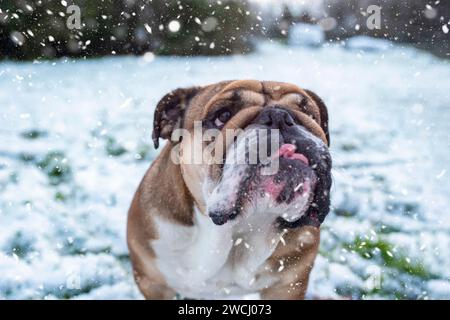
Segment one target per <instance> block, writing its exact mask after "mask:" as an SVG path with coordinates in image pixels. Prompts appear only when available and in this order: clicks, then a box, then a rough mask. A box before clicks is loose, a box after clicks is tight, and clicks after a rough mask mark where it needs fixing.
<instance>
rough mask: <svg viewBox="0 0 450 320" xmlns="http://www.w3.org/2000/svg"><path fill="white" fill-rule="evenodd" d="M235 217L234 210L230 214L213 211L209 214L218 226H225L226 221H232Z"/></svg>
mask: <svg viewBox="0 0 450 320" xmlns="http://www.w3.org/2000/svg"><path fill="white" fill-rule="evenodd" d="M236 216H237V212H236V210H232V211H231V212H222V211H214V212H210V213H209V217H210V218H211V220H212V221H213V222H214V224H217V225H218V226H220V225H222V224H225V223H226V222H227V221H228V220H233V219H234V218H236Z"/></svg>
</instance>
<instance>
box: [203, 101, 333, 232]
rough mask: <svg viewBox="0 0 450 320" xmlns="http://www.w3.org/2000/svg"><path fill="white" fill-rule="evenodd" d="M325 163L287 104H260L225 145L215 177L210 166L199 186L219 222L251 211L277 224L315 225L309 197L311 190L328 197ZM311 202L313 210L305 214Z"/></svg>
mask: <svg viewBox="0 0 450 320" xmlns="http://www.w3.org/2000/svg"><path fill="white" fill-rule="evenodd" d="M211 168H213V167H211ZM330 169H331V160H330V155H329V152H328V148H327V147H326V145H325V144H324V142H323V141H322V140H320V139H319V138H317V137H315V136H314V135H312V134H311V133H310V132H308V131H307V130H306V129H305V128H304V127H302V126H301V125H298V124H296V123H295V122H294V120H293V118H292V117H291V116H290V114H289V112H288V111H287V110H285V109H283V108H279V107H270V108H267V109H264V110H263V111H261V113H260V114H259V116H258V117H257V118H256V120H255V121H254V122H252V123H251V124H249V125H248V126H247V127H246V128H245V129H244V130H243V132H242V133H241V134H239V135H238V136H237V139H236V140H235V141H233V143H231V144H230V145H229V146H228V148H227V150H226V153H225V161H224V165H223V167H222V169H221V173H220V178H219V179H214V178H212V177H213V176H214V174H213V173H212V171H213V170H211V173H212V174H211V175H209V176H208V178H207V181H206V183H205V190H204V191H205V193H207V196H206V198H207V199H208V200H207V212H208V214H209V216H210V217H211V219H212V221H213V222H214V223H215V224H218V225H222V224H225V223H228V222H229V221H231V220H235V221H239V220H240V219H246V218H247V217H249V216H251V215H255V214H256V215H260V217H258V218H261V219H264V220H269V221H274V222H275V221H276V222H277V223H278V224H279V225H281V226H282V227H295V226H298V225H302V224H310V225H311V224H312V225H315V226H318V225H319V224H320V222H321V221H319V208H318V204H317V203H314V199H315V195H316V193H317V197H316V199H319V198H320V197H322V198H323V196H325V197H326V198H328V197H329V186H330V184H331V177H330ZM319 193H321V194H319ZM314 206H315V208H314V209H313V211H314V210H315V213H314V212H312V211H311V210H310V212H309V214H308V215H309V216H306V215H307V212H308V209H309V208H310V207H314ZM325 206H327V204H325ZM323 210H325V211H326V212H328V208H322V211H323ZM314 215H315V216H314Z"/></svg>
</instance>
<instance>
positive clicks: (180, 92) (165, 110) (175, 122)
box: [152, 87, 200, 149]
mask: <svg viewBox="0 0 450 320" xmlns="http://www.w3.org/2000/svg"><path fill="white" fill-rule="evenodd" d="M199 90H200V87H192V88H180V89H176V90H173V91H172V92H170V93H168V94H166V95H165V96H164V97H163V98H162V99H161V100H160V101H159V102H158V105H157V106H156V109H155V114H154V116H153V133H152V139H153V144H154V146H155V148H156V149H158V147H159V140H158V139H159V138H163V139H169V138H170V136H171V135H172V132H173V130H175V129H177V128H180V127H181V126H182V125H183V123H182V122H183V118H184V112H185V110H186V108H187V107H188V106H189V102H190V101H191V99H192V98H193V97H194V96H195V95H196V94H197V92H198V91H199Z"/></svg>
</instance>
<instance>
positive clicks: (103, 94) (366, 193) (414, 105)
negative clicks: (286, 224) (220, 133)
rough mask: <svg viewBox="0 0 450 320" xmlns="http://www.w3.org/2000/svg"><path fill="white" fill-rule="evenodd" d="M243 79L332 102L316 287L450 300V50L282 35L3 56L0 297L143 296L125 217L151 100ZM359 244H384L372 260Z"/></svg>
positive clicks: (315, 291) (147, 149)
mask: <svg viewBox="0 0 450 320" xmlns="http://www.w3.org/2000/svg"><path fill="white" fill-rule="evenodd" d="M237 78H239V79H241V78H255V79H267V80H280V81H286V82H293V83H296V84H298V85H300V86H302V87H305V88H309V89H312V90H314V91H316V92H317V93H318V94H319V95H320V96H322V97H323V99H324V100H325V101H326V103H327V105H328V108H329V112H330V119H331V120H330V128H331V151H332V155H333V159H334V172H333V177H334V185H333V190H332V199H333V200H332V205H333V212H332V213H330V215H329V216H328V218H327V219H326V220H325V223H324V224H323V228H322V230H323V231H322V236H321V246H320V254H319V256H318V258H317V261H316V264H315V267H314V269H313V272H312V276H311V281H310V285H309V291H308V297H351V298H364V299H379V298H423V299H425V298H450V293H449V285H448V283H449V279H450V270H449V268H448V266H449V265H450V253H449V251H448V248H449V247H450V210H449V205H450V202H449V199H448V194H449V192H450V175H449V174H448V173H447V174H446V172H447V171H448V170H449V163H450V152H449V145H450V139H449V132H450V109H449V105H450V96H449V95H450V92H449V91H448V88H449V86H450V65H449V62H447V61H443V60H439V59H437V58H435V57H433V56H431V55H429V54H427V53H423V52H420V51H417V50H415V49H411V48H402V47H400V46H397V45H395V46H392V48H391V49H390V50H384V51H372V52H365V51H360V50H356V51H352V50H346V49H345V48H343V47H340V46H337V45H336V46H325V47H321V48H307V47H289V46H282V45H278V44H271V43H263V44H261V45H260V46H259V49H258V51H257V52H256V53H253V54H249V55H245V56H231V57H191V58H189V57H158V56H154V55H153V54H151V53H149V54H148V55H146V56H143V57H111V58H102V59H92V60H86V61H83V60H78V61H74V60H59V61H56V62H39V63H37V62H36V63H13V62H2V63H0V88H2V90H0V106H1V108H2V109H1V111H0V137H1V141H2V144H1V146H0V298H7V299H20V298H27V299H38V298H45V299H66V298H74V299H105V298H107V299H136V298H141V295H140V293H139V292H138V290H137V289H136V286H135V284H134V281H133V277H132V272H131V268H130V263H129V259H128V254H127V247H126V241H125V226H126V214H127V209H128V206H129V204H130V201H131V197H132V195H133V193H134V191H135V189H136V187H137V185H138V183H139V181H140V179H141V178H142V176H143V174H144V172H145V170H146V169H147V168H148V166H149V165H150V163H151V161H152V160H153V159H154V158H155V157H156V155H157V151H156V150H154V149H153V147H152V146H151V126H152V113H153V110H154V107H155V105H156V103H157V102H158V99H160V98H161V97H162V96H163V95H164V94H165V93H167V92H168V91H169V90H171V89H174V88H176V87H182V86H191V85H199V84H207V83H212V82H217V81H220V80H225V79H237ZM358 239H360V241H359V242H357V240H358ZM358 243H359V244H358ZM362 243H365V245H367V244H376V245H375V246H377V247H376V248H375V249H373V250H372V251H370V252H365V254H366V255H367V254H368V255H369V256H370V255H373V256H372V257H371V258H367V257H364V256H363V255H361V254H360V251H359V250H367V249H364V247H358V245H360V246H363V245H362ZM383 246H385V247H383ZM386 247H387V249H386ZM385 249H386V254H385V259H386V258H387V257H389V256H390V255H389V253H390V254H392V256H393V257H394V258H392V259H397V260H394V261H388V260H383V258H382V257H383V250H385ZM363 252H364V251H363ZM387 252H389V253H387ZM403 256H404V257H405V259H403V260H402V259H400V258H399V257H403ZM404 260H405V261H411V263H420V264H421V265H422V266H423V269H424V270H425V271H423V272H422V269H420V268H419V267H415V268H414V270H413V271H414V272H408V271H406V270H405V267H404V266H403V265H402V263H404ZM386 261H387V262H386ZM373 266H378V267H379V268H381V271H382V279H381V289H378V290H369V289H368V288H367V281H368V279H369V277H370V272H371V271H370V270H373ZM414 266H416V265H414ZM407 268H408V267H406V269H407ZM424 292H426V293H425V294H424Z"/></svg>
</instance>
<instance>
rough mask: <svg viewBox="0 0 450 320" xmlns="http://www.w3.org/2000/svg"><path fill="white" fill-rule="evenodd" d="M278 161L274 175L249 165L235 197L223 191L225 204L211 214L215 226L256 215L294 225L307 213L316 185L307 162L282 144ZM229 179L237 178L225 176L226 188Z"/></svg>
mask: <svg viewBox="0 0 450 320" xmlns="http://www.w3.org/2000/svg"><path fill="white" fill-rule="evenodd" d="M275 160H276V161H278V166H277V167H278V170H276V171H275V172H274V173H273V174H267V170H265V169H267V166H266V167H264V166H260V165H247V166H246V167H245V169H244V173H243V174H242V175H241V176H240V177H239V179H240V180H239V182H238V187H237V192H236V194H235V195H232V196H228V197H227V195H226V193H227V192H226V190H224V192H223V194H222V197H223V198H224V199H223V200H225V201H221V204H222V205H220V206H213V207H212V208H211V209H212V210H210V211H209V212H208V213H209V216H210V217H211V219H212V221H213V222H214V223H215V224H216V225H223V224H225V223H228V222H231V221H239V220H241V219H245V218H248V217H249V216H250V215H253V214H256V215H266V216H270V217H273V220H274V221H275V220H276V218H281V219H284V220H286V221H288V222H292V221H295V220H297V219H299V218H300V217H301V216H302V215H303V214H304V213H305V212H306V210H307V209H308V207H309V205H310V204H311V202H312V199H313V196H314V189H315V186H316V183H317V176H316V173H315V171H314V170H313V169H312V168H311V167H310V165H309V163H308V159H307V158H306V157H305V156H304V155H302V154H299V153H295V147H294V148H292V145H282V146H281V147H280V150H279V153H278V155H277V159H275ZM241 171H242V168H241ZM227 179H230V180H231V179H236V177H228V176H222V183H223V184H225V185H226V184H227V181H226V180H227ZM234 183H235V182H234ZM229 184H230V185H232V184H233V183H231V182H230V183H229ZM235 184H236V183H235ZM260 218H264V217H262V216H261V217H260Z"/></svg>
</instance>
